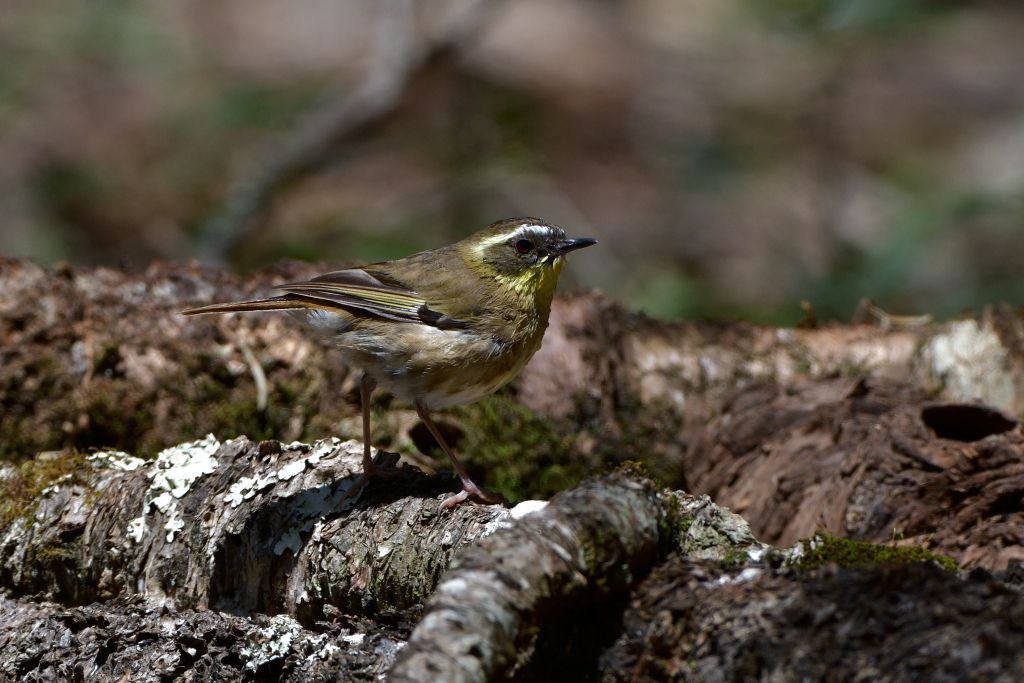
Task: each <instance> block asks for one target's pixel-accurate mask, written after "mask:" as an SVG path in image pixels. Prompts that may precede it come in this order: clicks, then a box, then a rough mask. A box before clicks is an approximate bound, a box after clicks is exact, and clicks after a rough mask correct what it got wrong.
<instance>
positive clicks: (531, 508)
mask: <svg viewBox="0 0 1024 683" xmlns="http://www.w3.org/2000/svg"><path fill="white" fill-rule="evenodd" d="M547 506H548V502H547V501H546V500H524V501H523V502H522V503H520V504H519V505H516V506H515V507H514V508H512V509H511V510H509V511H508V514H509V515H510V516H511V517H512V519H522V518H523V517H525V516H526V515H532V514H533V513H535V512H540V511H541V510H543V509H544V508H546V507H547Z"/></svg>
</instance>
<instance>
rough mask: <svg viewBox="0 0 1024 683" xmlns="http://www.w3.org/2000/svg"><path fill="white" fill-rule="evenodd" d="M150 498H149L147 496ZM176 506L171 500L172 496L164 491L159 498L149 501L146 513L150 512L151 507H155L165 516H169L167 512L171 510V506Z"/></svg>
mask: <svg viewBox="0 0 1024 683" xmlns="http://www.w3.org/2000/svg"><path fill="white" fill-rule="evenodd" d="M147 497H148V496H147ZM173 504H174V499H173V498H171V494H170V493H168V492H166V491H164V492H163V493H161V494H160V495H159V496H157V497H156V498H154V499H153V500H151V501H149V502H148V504H147V505H146V507H145V508H144V509H145V511H146V512H149V511H150V506H152V507H155V508H156V509H157V510H159V511H160V512H161V513H163V514H165V515H166V514H167V511H168V510H170V509H171V505H173Z"/></svg>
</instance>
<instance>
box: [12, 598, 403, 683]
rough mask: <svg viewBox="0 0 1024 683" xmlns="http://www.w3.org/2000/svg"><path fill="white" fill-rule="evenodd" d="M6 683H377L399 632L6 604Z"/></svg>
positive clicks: (121, 605) (117, 608)
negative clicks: (308, 628) (329, 681)
mask: <svg viewBox="0 0 1024 683" xmlns="http://www.w3.org/2000/svg"><path fill="white" fill-rule="evenodd" d="M0 623H3V625H4V628H3V629H2V631H0V680H2V681H5V682H7V681H10V682H11V683H66V682H67V681H97V682H99V683H121V682H127V681H131V682H132V683H164V682H165V681H182V682H183V683H185V682H187V683H200V682H201V681H204V682H205V681H216V682H217V683H240V682H241V681H283V682H284V681H286V682H287V683H306V682H309V683H312V682H313V681H326V680H332V681H333V680H337V681H367V682H369V681H379V680H381V676H382V675H383V674H384V672H386V671H387V669H388V668H389V667H390V666H391V663H392V662H393V661H394V659H395V655H396V654H397V653H398V652H399V651H400V649H401V647H402V646H403V644H404V642H405V637H406V632H405V631H403V630H402V629H401V628H400V629H398V630H396V629H388V628H381V627H379V626H377V625H376V624H374V623H372V622H368V621H357V620H351V621H348V620H343V621H339V622H331V623H322V624H318V625H317V628H316V630H315V631H309V630H306V629H303V628H302V627H301V626H299V624H298V623H297V622H296V621H295V620H294V619H291V618H289V617H286V616H283V615H281V616H277V617H267V616H264V615H254V616H253V617H236V616H232V615H228V614H222V613H217V612H211V611H192V610H182V611H174V610H171V609H169V608H168V607H167V606H166V605H159V604H154V603H153V602H151V601H145V600H142V599H119V600H115V601H112V602H108V603H104V604H93V605H87V606H83V607H67V606H65V605H60V604H55V603H49V602H30V601H27V600H12V599H10V598H3V597H0Z"/></svg>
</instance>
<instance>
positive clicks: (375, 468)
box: [341, 450, 423, 502]
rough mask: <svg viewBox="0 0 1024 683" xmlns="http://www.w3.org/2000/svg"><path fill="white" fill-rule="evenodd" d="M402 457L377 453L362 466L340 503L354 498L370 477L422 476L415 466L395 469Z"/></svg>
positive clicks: (384, 452) (421, 471)
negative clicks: (361, 470)
mask: <svg viewBox="0 0 1024 683" xmlns="http://www.w3.org/2000/svg"><path fill="white" fill-rule="evenodd" d="M401 457H402V456H400V455H399V454H398V453H389V452H387V451H380V450H379V451H377V455H376V456H375V457H374V458H373V460H370V461H369V462H367V463H364V464H363V472H362V474H360V475H359V476H358V477H357V478H356V480H355V482H353V483H352V486H350V487H349V489H348V491H346V492H345V495H344V496H342V497H341V502H344V501H345V500H347V499H348V498H351V497H353V496H355V495H356V494H357V493H358V492H359V491H360V490H361V489H362V488H363V487H364V486H366V484H367V482H369V481H370V478H371V477H385V478H387V477H402V478H409V477H411V476H413V475H416V474H423V470H421V469H420V468H419V467H416V466H415V465H408V464H406V465H402V466H401V467H396V466H395V463H397V462H398V461H399V460H400V459H401Z"/></svg>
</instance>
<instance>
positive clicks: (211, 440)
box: [91, 434, 220, 543]
mask: <svg viewBox="0 0 1024 683" xmlns="http://www.w3.org/2000/svg"><path fill="white" fill-rule="evenodd" d="M219 449H220V442H219V441H217V439H216V438H215V437H214V436H213V434H208V435H207V437H206V438H205V439H200V440H198V441H193V442H192V443H188V444H182V445H180V446H174V447H173V448H168V449H167V450H165V451H162V452H161V453H160V454H159V455H158V456H157V457H156V459H155V460H153V461H151V462H147V461H145V460H141V459H140V458H134V457H132V456H130V455H128V454H127V453H121V452H119V451H105V452H101V453H96V454H95V455H94V456H91V459H93V460H99V461H101V462H103V463H104V464H106V465H108V466H110V467H113V468H114V469H118V470H121V471H123V472H131V471H133V470H137V469H139V468H140V467H142V466H143V465H149V464H152V465H153V469H152V471H151V472H148V473H147V474H146V476H147V477H149V478H150V479H152V483H150V485H149V488H148V489H146V496H145V498H144V500H143V503H142V515H143V516H142V517H138V518H136V519H134V520H132V521H131V522H130V523H129V524H128V537H129V538H132V539H133V540H134V541H135V542H136V543H139V542H141V541H142V537H143V536H144V535H145V533H146V529H147V527H146V523H145V515H148V514H149V513H150V512H151V511H152V509H153V508H156V509H157V510H159V511H160V512H161V513H162V514H165V515H166V514H168V512H170V519H168V520H167V522H166V523H165V524H164V529H165V530H166V531H167V537H166V538H167V542H168V543H172V542H174V536H175V534H177V533H178V532H179V531H181V530H182V529H184V528H185V522H184V521H183V520H182V519H181V517H180V516H179V515H178V509H177V506H176V505H175V504H174V500H175V499H176V498H181V497H182V496H184V495H185V494H186V493H188V491H189V488H191V486H192V484H194V483H195V482H196V480H198V479H199V478H200V477H202V476H203V475H206V474H211V473H212V472H213V471H214V470H216V469H217V458H215V457H214V455H215V454H216V453H217V451H218V450H219Z"/></svg>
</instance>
